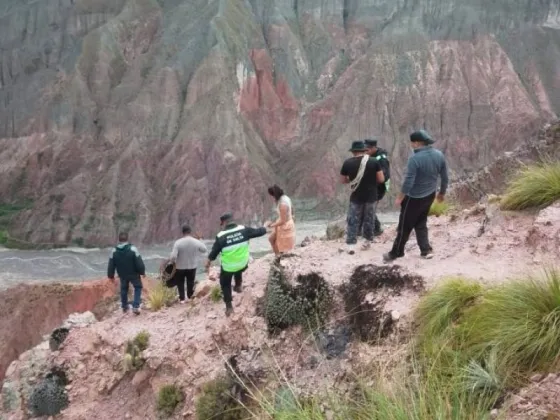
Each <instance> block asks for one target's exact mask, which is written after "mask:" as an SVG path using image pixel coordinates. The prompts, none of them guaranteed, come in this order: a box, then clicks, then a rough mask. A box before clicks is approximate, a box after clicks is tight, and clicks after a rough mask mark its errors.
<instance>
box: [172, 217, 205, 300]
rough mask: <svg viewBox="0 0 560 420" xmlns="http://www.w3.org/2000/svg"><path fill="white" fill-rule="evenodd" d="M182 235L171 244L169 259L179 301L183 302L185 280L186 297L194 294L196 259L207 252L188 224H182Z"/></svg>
mask: <svg viewBox="0 0 560 420" xmlns="http://www.w3.org/2000/svg"><path fill="white" fill-rule="evenodd" d="M182 232H183V237H182V238H181V239H177V240H176V241H175V243H174V244H173V251H172V252H171V261H173V262H174V263H175V268H176V270H175V277H174V280H175V283H176V284H177V290H178V291H179V302H180V303H185V280H186V283H187V297H188V298H189V299H191V298H192V297H193V295H194V282H195V279H196V268H197V266H198V260H199V258H200V257H201V256H202V255H205V254H206V253H207V252H208V249H207V248H206V245H204V244H203V243H202V242H201V241H199V240H198V239H196V238H194V237H193V236H192V235H191V228H190V226H186V225H185V226H183V228H182Z"/></svg>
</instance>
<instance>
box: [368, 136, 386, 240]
mask: <svg viewBox="0 0 560 420" xmlns="http://www.w3.org/2000/svg"><path fill="white" fill-rule="evenodd" d="M364 143H365V144H366V147H367V149H368V153H369V155H370V156H371V157H372V158H373V159H375V160H377V161H378V162H379V164H380V165H381V169H382V170H383V175H384V176H385V182H384V183H382V184H377V202H378V203H379V202H380V201H381V200H382V199H383V197H385V194H386V193H387V192H388V191H389V186H390V184H391V181H390V179H391V165H390V163H389V159H388V157H387V156H388V155H389V154H388V153H387V151H386V150H385V149H382V148H381V147H377V139H366V140H364ZM382 233H383V229H381V222H380V221H379V218H378V217H377V212H376V213H375V226H374V231H373V234H374V235H375V236H379V235H381V234H382Z"/></svg>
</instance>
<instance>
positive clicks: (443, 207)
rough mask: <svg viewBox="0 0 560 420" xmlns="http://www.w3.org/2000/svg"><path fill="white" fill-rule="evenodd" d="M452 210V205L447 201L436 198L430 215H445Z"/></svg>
mask: <svg viewBox="0 0 560 420" xmlns="http://www.w3.org/2000/svg"><path fill="white" fill-rule="evenodd" d="M451 210H452V206H451V204H449V203H448V202H447V201H437V200H434V202H433V203H432V206H431V207H430V212H429V213H428V216H436V217H439V216H443V215H446V214H447V213H449V212H450V211H451Z"/></svg>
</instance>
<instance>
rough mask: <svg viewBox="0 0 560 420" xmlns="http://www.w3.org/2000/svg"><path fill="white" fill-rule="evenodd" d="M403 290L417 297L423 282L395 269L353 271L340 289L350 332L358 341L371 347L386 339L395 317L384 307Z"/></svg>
mask: <svg viewBox="0 0 560 420" xmlns="http://www.w3.org/2000/svg"><path fill="white" fill-rule="evenodd" d="M405 289H408V290H411V291H413V292H416V293H418V292H420V291H422V290H424V281H423V280H422V278H421V277H420V276H417V275H412V274H408V273H405V272H403V270H402V268H401V267H399V266H396V265H395V266H389V267H388V266H375V265H371V264H370V265H361V266H359V267H357V268H356V270H355V271H354V273H353V274H352V276H351V277H350V280H349V281H348V283H345V284H343V285H342V286H340V291H341V292H342V294H343V296H344V307H345V310H346V313H347V316H348V322H349V324H350V327H351V329H352V332H353V333H354V334H355V335H356V336H358V337H359V339H360V340H362V341H366V342H372V343H374V342H377V341H379V340H380V339H382V338H385V337H387V336H388V335H389V334H390V333H391V332H392V331H393V326H394V324H395V322H396V321H398V319H399V314H396V313H395V312H394V311H391V310H387V309H386V304H387V303H388V300H389V299H390V298H391V297H398V296H401V294H402V291H403V290H405Z"/></svg>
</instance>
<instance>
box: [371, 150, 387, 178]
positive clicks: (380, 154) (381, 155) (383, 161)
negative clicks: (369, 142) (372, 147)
mask: <svg viewBox="0 0 560 420" xmlns="http://www.w3.org/2000/svg"><path fill="white" fill-rule="evenodd" d="M372 157H373V158H375V159H377V161H378V162H379V164H380V165H381V169H382V170H383V175H385V181H388V180H389V179H391V165H390V163H389V153H388V152H387V150H385V149H382V148H380V147H379V148H377V151H376V152H375V154H374V155H373V156H372Z"/></svg>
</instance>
